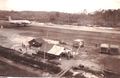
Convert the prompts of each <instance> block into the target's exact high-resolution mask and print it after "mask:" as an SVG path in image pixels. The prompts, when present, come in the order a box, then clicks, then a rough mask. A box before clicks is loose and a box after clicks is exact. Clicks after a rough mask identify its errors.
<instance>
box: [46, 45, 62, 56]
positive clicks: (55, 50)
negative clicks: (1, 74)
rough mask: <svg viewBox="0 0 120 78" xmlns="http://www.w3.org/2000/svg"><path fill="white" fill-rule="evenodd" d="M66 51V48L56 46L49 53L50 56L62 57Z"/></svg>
mask: <svg viewBox="0 0 120 78" xmlns="http://www.w3.org/2000/svg"><path fill="white" fill-rule="evenodd" d="M63 51H64V47H61V46H57V45H54V46H53V47H52V48H51V49H50V50H49V51H48V53H49V54H54V55H60V54H61V53H62V52H63Z"/></svg>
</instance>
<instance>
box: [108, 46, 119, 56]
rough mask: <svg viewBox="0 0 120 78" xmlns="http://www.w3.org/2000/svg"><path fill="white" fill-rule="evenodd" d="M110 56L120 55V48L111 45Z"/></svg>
mask: <svg viewBox="0 0 120 78" xmlns="http://www.w3.org/2000/svg"><path fill="white" fill-rule="evenodd" d="M110 54H119V46H118V45H114V44H111V45H110Z"/></svg>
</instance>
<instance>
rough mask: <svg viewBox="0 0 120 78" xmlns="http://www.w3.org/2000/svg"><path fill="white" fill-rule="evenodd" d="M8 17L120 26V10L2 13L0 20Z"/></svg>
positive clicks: (48, 21)
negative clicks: (72, 12)
mask: <svg viewBox="0 0 120 78" xmlns="http://www.w3.org/2000/svg"><path fill="white" fill-rule="evenodd" d="M8 16H11V17H12V19H28V20H31V21H38V22H46V23H50V22H51V23H56V24H70V25H78V26H81V25H86V26H91V25H94V26H112V27H118V26H120V9H109V10H98V11H95V12H94V13H86V12H82V13H77V14H70V13H63V12H44V11H2V10H1V11H0V20H7V17H8Z"/></svg>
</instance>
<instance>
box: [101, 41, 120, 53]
mask: <svg viewBox="0 0 120 78" xmlns="http://www.w3.org/2000/svg"><path fill="white" fill-rule="evenodd" d="M100 52H101V53H107V54H119V45H115V44H106V43H104V44H101V45H100Z"/></svg>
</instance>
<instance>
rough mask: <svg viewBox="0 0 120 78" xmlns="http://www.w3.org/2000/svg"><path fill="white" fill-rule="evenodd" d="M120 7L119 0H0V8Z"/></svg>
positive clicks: (72, 9) (63, 9) (76, 9)
mask: <svg viewBox="0 0 120 78" xmlns="http://www.w3.org/2000/svg"><path fill="white" fill-rule="evenodd" d="M117 8H120V0H0V9H1V10H19V11H21V10H33V11H36V10H38V11H60V12H70V13H75V12H81V11H83V10H84V9H86V10H87V11H88V12H91V11H94V10H98V9H117Z"/></svg>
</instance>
